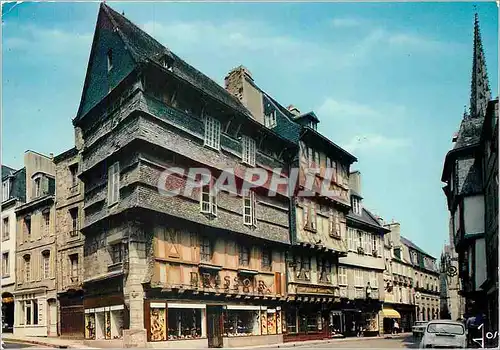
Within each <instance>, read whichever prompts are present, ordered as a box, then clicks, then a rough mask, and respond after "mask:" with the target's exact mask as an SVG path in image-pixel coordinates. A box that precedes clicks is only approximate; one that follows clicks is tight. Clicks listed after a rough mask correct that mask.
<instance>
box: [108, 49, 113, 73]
mask: <svg viewBox="0 0 500 350" xmlns="http://www.w3.org/2000/svg"><path fill="white" fill-rule="evenodd" d="M111 68H113V50H111V49H109V50H108V72H109V71H110V70H111Z"/></svg>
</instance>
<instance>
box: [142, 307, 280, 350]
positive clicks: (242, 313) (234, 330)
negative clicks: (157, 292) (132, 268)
mask: <svg viewBox="0 0 500 350" xmlns="http://www.w3.org/2000/svg"><path fill="white" fill-rule="evenodd" d="M144 309H145V313H146V329H147V335H148V342H151V346H152V347H155V348H156V347H166V348H206V347H210V348H220V347H225V348H226V347H241V346H250V345H265V344H276V343H282V342H283V339H282V316H281V307H279V306H278V307H268V306H262V305H241V304H222V302H218V301H214V300H210V301H199V302H198V301H182V302H181V301H178V300H176V301H169V300H147V301H146V302H145V308H144ZM148 315H149V317H148Z"/></svg>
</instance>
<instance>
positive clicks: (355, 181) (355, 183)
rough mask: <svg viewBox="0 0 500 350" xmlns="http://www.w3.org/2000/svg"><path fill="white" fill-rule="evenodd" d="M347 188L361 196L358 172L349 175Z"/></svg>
mask: <svg viewBox="0 0 500 350" xmlns="http://www.w3.org/2000/svg"><path fill="white" fill-rule="evenodd" d="M349 188H350V189H351V190H353V191H354V192H356V193H357V194H359V195H361V173H360V172H359V171H358V170H356V171H353V172H351V173H350V174H349Z"/></svg>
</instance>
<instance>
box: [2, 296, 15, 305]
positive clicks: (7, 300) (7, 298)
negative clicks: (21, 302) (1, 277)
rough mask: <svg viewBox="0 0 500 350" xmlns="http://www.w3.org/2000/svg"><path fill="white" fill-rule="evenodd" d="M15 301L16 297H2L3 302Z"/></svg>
mask: <svg viewBox="0 0 500 350" xmlns="http://www.w3.org/2000/svg"><path fill="white" fill-rule="evenodd" d="M13 302H14V297H3V298H2V303H6V304H7V303H13Z"/></svg>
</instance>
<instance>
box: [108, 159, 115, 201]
mask: <svg viewBox="0 0 500 350" xmlns="http://www.w3.org/2000/svg"><path fill="white" fill-rule="evenodd" d="M113 181H114V177H113V166H110V167H109V168H108V204H111V203H113V199H112V197H111V196H112V193H113Z"/></svg>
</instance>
